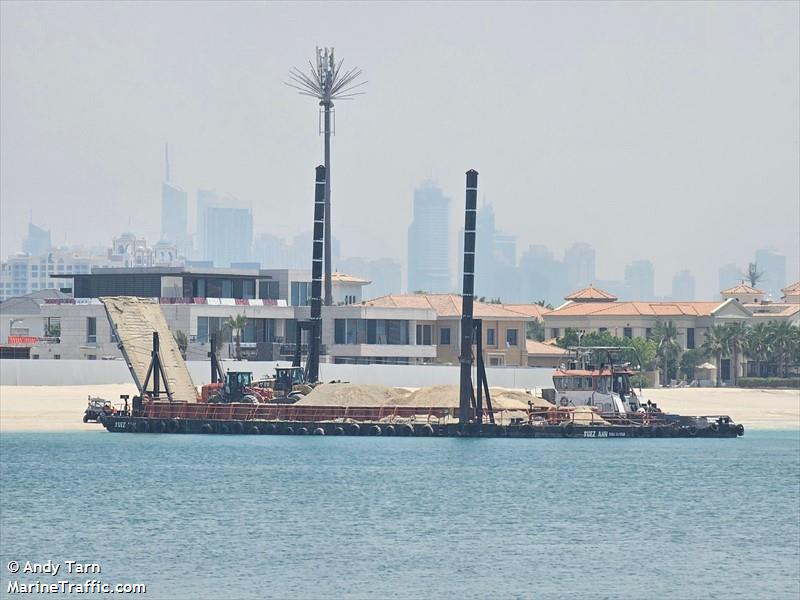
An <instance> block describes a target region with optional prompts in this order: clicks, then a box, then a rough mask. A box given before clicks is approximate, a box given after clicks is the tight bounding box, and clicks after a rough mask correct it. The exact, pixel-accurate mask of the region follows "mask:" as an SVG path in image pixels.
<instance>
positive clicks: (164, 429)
mask: <svg viewBox="0 0 800 600" xmlns="http://www.w3.org/2000/svg"><path fill="white" fill-rule="evenodd" d="M102 424H103V426H104V427H105V428H106V429H107V430H108V431H110V432H114V433H165V434H218V435H349V436H374V437H378V436H384V437H385V436H406V437H498V438H499V437H508V438H571V439H612V438H672V437H683V438H692V437H699V438H734V437H738V436H740V435H743V434H744V428H743V427H742V426H741V425H735V424H733V423H731V424H722V425H718V424H716V423H714V424H712V425H709V426H707V427H696V426H694V425H681V424H679V423H673V424H670V425H657V426H649V425H647V426H642V425H579V424H574V423H566V424H565V423H562V424H557V425H550V424H533V425H532V424H528V423H524V424H513V425H495V424H491V423H487V424H484V425H483V426H481V427H478V426H477V425H475V424H470V425H468V426H467V427H462V426H461V425H459V424H457V423H447V424H440V423H385V422H370V421H361V422H358V423H356V422H339V421H295V420H291V421H289V420H270V421H260V420H228V419H191V418H190V419H182V418H171V419H167V418H151V417H126V416H106V417H103V419H102ZM713 425H716V427H715V426H713Z"/></svg>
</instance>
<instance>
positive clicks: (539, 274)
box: [519, 244, 575, 306]
mask: <svg viewBox="0 0 800 600" xmlns="http://www.w3.org/2000/svg"><path fill="white" fill-rule="evenodd" d="M519 281H520V284H519V285H520V291H519V295H520V301H521V302H538V301H539V300H544V301H545V302H546V303H548V304H552V305H553V306H559V305H560V304H562V303H563V302H564V296H566V295H567V294H568V293H569V292H570V291H575V290H569V289H568V288H567V280H566V274H565V272H564V265H563V264H562V263H561V261H559V260H556V259H555V258H553V253H552V252H551V251H550V250H549V249H548V248H547V247H546V246H542V245H538V244H537V245H532V246H529V247H528V249H527V250H526V251H525V252H524V253H523V254H522V256H521V257H520V259H519Z"/></svg>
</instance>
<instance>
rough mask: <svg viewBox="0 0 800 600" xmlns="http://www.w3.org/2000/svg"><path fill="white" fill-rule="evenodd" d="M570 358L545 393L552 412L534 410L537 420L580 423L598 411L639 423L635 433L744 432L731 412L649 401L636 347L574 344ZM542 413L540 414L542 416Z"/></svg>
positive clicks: (618, 421) (622, 422)
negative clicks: (680, 409) (689, 411)
mask: <svg viewBox="0 0 800 600" xmlns="http://www.w3.org/2000/svg"><path fill="white" fill-rule="evenodd" d="M568 350H569V354H568V357H567V361H566V362H565V363H564V364H562V365H561V366H560V367H559V368H557V369H556V371H555V372H554V373H553V386H554V388H553V389H549V390H544V391H543V396H544V397H545V398H546V399H547V400H549V401H550V402H552V403H553V404H554V408H552V409H548V411H547V414H546V415H542V414H541V411H540V414H538V415H536V414H534V415H532V417H533V421H536V420H542V418H545V419H546V420H547V421H548V422H549V423H551V424H552V423H554V422H555V423H564V422H574V420H575V415H576V414H578V413H584V414H585V413H586V411H587V410H588V411H589V414H590V419H589V422H590V423H592V422H594V415H596V416H597V419H598V420H599V421H601V422H603V423H608V424H612V425H618V426H634V427H637V429H634V430H631V431H630V433H632V434H633V437H636V436H637V435H645V436H655V437H662V436H672V435H683V434H684V433H685V434H686V435H687V436H689V437H694V436H697V435H701V436H704V437H709V436H710V437H721V436H720V432H723V434H724V433H727V434H728V436H730V437H736V436H741V435H743V434H744V426H743V425H741V424H736V423H734V422H733V420H732V419H731V418H730V417H729V416H727V415H704V416H698V417H686V416H681V415H674V414H669V413H665V412H663V411H662V410H661V409H660V408H658V405H657V404H655V403H654V402H650V401H649V400H648V401H647V402H643V401H642V399H641V398H640V395H641V393H642V389H641V387H640V388H639V394H638V395H637V393H636V390H635V389H634V386H633V385H632V384H631V381H632V379H633V377H635V376H639V377H641V376H642V375H641V370H640V367H638V366H637V367H636V368H634V367H633V366H632V364H631V361H630V360H626V358H628V359H630V358H631V357H636V359H637V362H638V363H639V364H641V361H640V360H638V356H637V354H636V349H635V348H633V347H631V346H582V347H572V348H569V349H568ZM537 417H538V419H537Z"/></svg>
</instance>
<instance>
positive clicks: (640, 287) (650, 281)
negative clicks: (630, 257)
mask: <svg viewBox="0 0 800 600" xmlns="http://www.w3.org/2000/svg"><path fill="white" fill-rule="evenodd" d="M654 280H655V275H654V273H653V263H651V262H650V261H649V260H635V261H633V262H632V263H631V264H629V265H628V266H626V267H625V283H626V284H627V285H628V289H629V290H630V294H631V299H632V300H654V299H655V281H654Z"/></svg>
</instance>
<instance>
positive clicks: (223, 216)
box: [203, 206, 253, 267]
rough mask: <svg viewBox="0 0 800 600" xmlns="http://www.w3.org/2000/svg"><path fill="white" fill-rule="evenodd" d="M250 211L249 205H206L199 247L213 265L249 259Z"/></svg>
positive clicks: (225, 264) (250, 240) (223, 264)
mask: <svg viewBox="0 0 800 600" xmlns="http://www.w3.org/2000/svg"><path fill="white" fill-rule="evenodd" d="M252 245H253V215H252V213H251V212H250V209H249V208H234V207H230V206H209V207H208V208H206V211H205V228H204V231H203V247H204V249H205V258H206V259H207V260H211V261H213V262H214V266H215V267H228V266H230V264H231V263H235V262H246V261H249V260H250V251H251V249H252Z"/></svg>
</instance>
